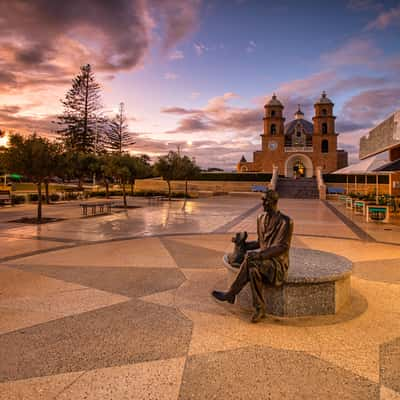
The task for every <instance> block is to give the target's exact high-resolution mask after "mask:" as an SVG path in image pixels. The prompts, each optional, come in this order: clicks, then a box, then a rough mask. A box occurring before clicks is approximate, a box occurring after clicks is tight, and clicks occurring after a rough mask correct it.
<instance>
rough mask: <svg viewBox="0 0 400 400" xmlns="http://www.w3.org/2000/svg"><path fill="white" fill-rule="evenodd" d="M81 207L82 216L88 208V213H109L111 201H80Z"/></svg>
mask: <svg viewBox="0 0 400 400" xmlns="http://www.w3.org/2000/svg"><path fill="white" fill-rule="evenodd" d="M79 205H80V207H81V209H82V215H83V216H84V217H87V216H88V210H89V209H90V215H92V216H94V215H100V214H111V208H112V205H113V203H112V202H110V201H108V202H101V203H81V204H79Z"/></svg>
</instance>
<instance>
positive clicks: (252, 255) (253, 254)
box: [246, 251, 260, 261]
mask: <svg viewBox="0 0 400 400" xmlns="http://www.w3.org/2000/svg"><path fill="white" fill-rule="evenodd" d="M246 259H247V261H259V260H260V252H259V251H248V252H247V253H246Z"/></svg>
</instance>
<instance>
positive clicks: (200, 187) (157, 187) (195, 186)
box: [135, 179, 269, 193]
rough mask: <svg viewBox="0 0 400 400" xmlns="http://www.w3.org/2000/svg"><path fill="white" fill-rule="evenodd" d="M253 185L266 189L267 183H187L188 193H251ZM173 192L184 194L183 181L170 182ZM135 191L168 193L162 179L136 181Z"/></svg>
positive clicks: (165, 183)
mask: <svg viewBox="0 0 400 400" xmlns="http://www.w3.org/2000/svg"><path fill="white" fill-rule="evenodd" d="M253 185H256V186H265V187H268V185H269V182H235V181H188V191H189V192H192V193H193V192H195V193H196V192H201V191H210V192H227V193H229V192H251V191H252V190H251V188H252V186H253ZM171 188H172V191H173V192H184V191H185V181H172V182H171ZM135 191H136V192H144V191H155V192H168V185H167V182H166V181H164V180H162V179H137V180H136V182H135Z"/></svg>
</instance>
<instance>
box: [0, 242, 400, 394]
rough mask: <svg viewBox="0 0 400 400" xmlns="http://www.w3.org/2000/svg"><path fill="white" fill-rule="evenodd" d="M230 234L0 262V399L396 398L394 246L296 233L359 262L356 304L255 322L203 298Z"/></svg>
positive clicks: (220, 277)
mask: <svg viewBox="0 0 400 400" xmlns="http://www.w3.org/2000/svg"><path fill="white" fill-rule="evenodd" d="M231 236H232V235H231V234H218V235H192V236H190V235H181V236H163V237H160V238H144V239H132V240H123V241H121V242H118V241H113V242H109V243H99V244H91V245H89V246H88V245H86V244H82V245H80V246H76V247H73V248H71V249H62V250H54V251H48V250H49V249H46V253H43V254H36V255H32V256H30V257H25V258H20V259H14V260H13V261H12V262H8V263H7V264H4V265H2V266H0V398H1V399H3V398H4V399H100V400H101V399H161V400H163V399H182V400H183V399H185V400H186V399H212V398H221V399H247V398H254V399H283V398H284V399H299V398H304V399H338V398H343V399H379V398H381V399H389V398H393V399H394V398H396V397H397V396H398V394H399V392H400V377H399V373H398V371H399V370H400V350H399V349H400V342H399V341H400V308H399V299H400V285H399V284H398V271H399V268H400V262H399V260H400V249H399V247H398V246H397V247H396V246H390V245H383V244H376V243H374V244H368V246H369V247H368V249H367V250H368V251H366V250H364V252H361V249H362V246H366V245H365V244H364V243H363V242H361V241H359V240H355V239H354V238H353V237H350V235H349V237H348V238H347V239H333V240H330V239H329V240H327V239H324V238H318V239H316V238H314V237H308V236H306V235H301V236H295V237H294V240H293V242H294V245H295V246H298V247H306V248H314V249H319V250H323V251H331V252H335V253H336V254H338V255H343V256H345V257H348V258H350V259H351V260H352V261H354V262H355V273H354V277H353V278H352V288H353V289H354V290H353V295H352V296H353V303H352V304H351V305H347V306H345V307H344V308H343V309H342V310H341V311H340V312H339V314H338V315H336V316H324V317H313V318H297V319H285V318H275V317H268V318H266V319H265V321H264V322H262V323H259V324H256V325H254V324H250V323H249V321H248V320H249V314H248V313H247V312H246V311H243V310H241V309H240V308H238V306H236V305H233V306H232V305H229V304H220V303H217V302H215V301H213V299H212V297H211V296H210V291H212V290H213V289H215V288H220V289H224V288H225V287H226V273H225V269H224V268H222V262H221V258H222V255H223V254H224V253H225V252H226V251H227V250H229V249H231V247H232V243H231V241H230V239H231ZM370 246H372V247H370ZM357 249H360V251H358V250H357ZM142 250H143V251H142ZM368 257H369V258H368ZM396 265H397V266H398V267H396Z"/></svg>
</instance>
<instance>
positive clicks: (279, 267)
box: [212, 190, 293, 322]
mask: <svg viewBox="0 0 400 400" xmlns="http://www.w3.org/2000/svg"><path fill="white" fill-rule="evenodd" d="M278 198H279V196H278V193H276V192H275V191H273V190H269V191H267V192H266V193H265V194H264V195H263V197H262V202H263V208H264V212H263V213H261V214H260V215H259V216H258V217H257V235H258V240H256V241H253V242H247V243H246V250H247V251H246V255H245V258H244V260H243V262H242V264H241V265H240V269H239V272H238V275H237V277H236V279H235V281H234V282H233V283H232V285H231V287H230V288H229V290H228V291H227V292H220V291H217V290H214V291H213V292H212V295H213V296H214V297H215V298H216V299H217V300H220V301H227V302H229V303H232V304H233V303H234V302H235V298H236V295H237V294H238V293H239V292H240V291H241V290H242V289H243V287H244V286H245V285H246V284H247V283H248V282H249V283H250V286H251V293H252V296H253V306H254V309H255V312H254V314H253V316H252V318H251V321H252V322H259V321H260V320H261V319H263V318H264V317H265V300H264V298H263V294H262V289H263V285H264V284H267V285H275V286H280V285H282V284H283V282H284V281H285V279H286V277H287V274H288V269H289V248H290V242H291V239H292V234H293V221H292V219H291V218H289V217H288V216H286V215H284V214H282V213H281V212H280V211H278Z"/></svg>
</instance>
